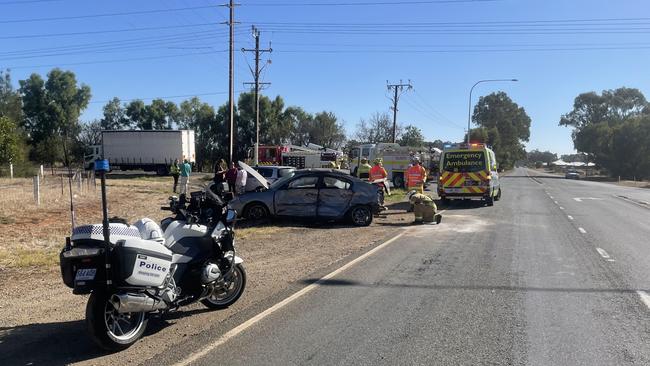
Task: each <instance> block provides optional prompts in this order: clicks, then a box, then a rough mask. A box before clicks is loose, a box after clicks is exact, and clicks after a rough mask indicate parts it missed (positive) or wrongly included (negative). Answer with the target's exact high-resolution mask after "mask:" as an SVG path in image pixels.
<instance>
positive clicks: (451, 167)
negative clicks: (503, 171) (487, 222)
mask: <svg viewBox="0 0 650 366" xmlns="http://www.w3.org/2000/svg"><path fill="white" fill-rule="evenodd" d="M438 196H440V198H441V199H442V201H443V202H448V201H449V200H452V199H464V200H466V199H471V200H482V201H484V202H485V203H486V204H487V205H488V206H493V205H494V201H498V200H499V199H501V185H500V184H499V173H498V172H497V160H496V157H495V155H494V151H492V149H490V148H489V147H487V146H485V144H480V143H470V144H465V143H463V144H456V145H448V146H445V149H443V151H442V154H441V156H440V176H439V178H438Z"/></svg>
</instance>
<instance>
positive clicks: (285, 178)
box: [269, 170, 295, 188]
mask: <svg viewBox="0 0 650 366" xmlns="http://www.w3.org/2000/svg"><path fill="white" fill-rule="evenodd" d="M294 175H295V170H291V171H289V172H287V173H285V175H284V176H283V177H282V178H280V179H278V180H276V181H275V182H273V183H272V184H271V186H270V187H269V188H277V187H280V186H282V185H283V184H284V183H286V182H287V181H288V180H289V179H291V178H292V177H293V176H294Z"/></svg>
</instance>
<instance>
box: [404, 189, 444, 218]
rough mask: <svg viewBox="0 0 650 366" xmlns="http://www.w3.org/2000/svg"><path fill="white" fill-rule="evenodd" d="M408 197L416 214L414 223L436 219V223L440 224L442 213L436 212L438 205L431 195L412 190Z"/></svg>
mask: <svg viewBox="0 0 650 366" xmlns="http://www.w3.org/2000/svg"><path fill="white" fill-rule="evenodd" d="M408 199H409V202H410V203H411V205H412V206H413V214H414V215H415V220H414V221H413V223H415V224H423V223H430V222H434V221H435V222H436V224H440V222H441V221H442V215H441V214H439V213H436V212H437V211H438V207H436V203H435V202H433V199H432V198H431V197H429V196H428V195H426V194H423V193H417V192H416V191H411V192H409V194H408Z"/></svg>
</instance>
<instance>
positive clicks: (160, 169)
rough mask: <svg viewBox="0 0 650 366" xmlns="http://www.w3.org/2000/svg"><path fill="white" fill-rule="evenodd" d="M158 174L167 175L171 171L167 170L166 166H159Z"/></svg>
mask: <svg viewBox="0 0 650 366" xmlns="http://www.w3.org/2000/svg"><path fill="white" fill-rule="evenodd" d="M156 174H157V175H159V176H165V175H167V174H169V172H168V171H167V167H166V166H159V167H158V168H157V169H156Z"/></svg>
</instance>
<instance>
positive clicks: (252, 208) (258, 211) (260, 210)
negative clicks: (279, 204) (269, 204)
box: [244, 202, 269, 220]
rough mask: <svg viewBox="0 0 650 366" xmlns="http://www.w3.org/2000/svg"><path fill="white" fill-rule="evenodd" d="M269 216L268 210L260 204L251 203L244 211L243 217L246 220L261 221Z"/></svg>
mask: <svg viewBox="0 0 650 366" xmlns="http://www.w3.org/2000/svg"><path fill="white" fill-rule="evenodd" d="M268 216H269V209H268V208H266V206H265V205H264V204H263V203H261V202H255V203H251V204H249V205H248V206H246V209H245V210H244V217H245V218H247V219H248V220H261V219H265V218H267V217H268Z"/></svg>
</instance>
